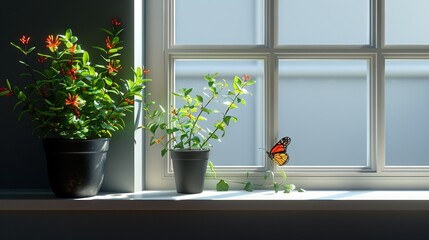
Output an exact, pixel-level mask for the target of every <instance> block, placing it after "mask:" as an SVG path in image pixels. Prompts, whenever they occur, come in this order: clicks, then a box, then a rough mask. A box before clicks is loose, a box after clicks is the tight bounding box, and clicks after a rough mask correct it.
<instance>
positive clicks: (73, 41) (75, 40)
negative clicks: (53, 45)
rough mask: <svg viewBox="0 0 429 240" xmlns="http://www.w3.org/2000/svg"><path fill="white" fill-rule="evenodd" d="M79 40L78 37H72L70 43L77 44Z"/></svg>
mask: <svg viewBox="0 0 429 240" xmlns="http://www.w3.org/2000/svg"><path fill="white" fill-rule="evenodd" d="M77 40H78V38H77V37H76V36H72V37H71V38H70V42H71V43H75V42H77Z"/></svg>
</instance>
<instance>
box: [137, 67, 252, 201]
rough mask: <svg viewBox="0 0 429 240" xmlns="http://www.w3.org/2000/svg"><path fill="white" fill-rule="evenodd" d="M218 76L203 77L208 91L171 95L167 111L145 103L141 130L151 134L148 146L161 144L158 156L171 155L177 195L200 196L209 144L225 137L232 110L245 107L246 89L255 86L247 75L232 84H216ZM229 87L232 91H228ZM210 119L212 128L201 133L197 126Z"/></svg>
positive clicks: (225, 82) (199, 126)
mask: <svg viewBox="0 0 429 240" xmlns="http://www.w3.org/2000/svg"><path fill="white" fill-rule="evenodd" d="M216 77H217V74H214V75H206V76H204V79H205V81H206V82H207V87H206V88H204V89H200V90H198V93H195V91H194V89H193V88H183V89H181V90H180V91H178V92H173V93H172V94H173V96H174V98H175V99H178V100H181V101H175V104H176V105H175V106H171V107H170V108H168V109H169V111H168V112H167V111H166V110H165V109H167V108H166V107H163V106H159V107H157V106H155V103H154V102H149V103H146V104H145V106H144V109H145V113H146V114H145V119H146V122H145V124H144V126H142V127H143V128H144V129H146V130H147V131H149V132H150V134H151V138H150V145H154V144H161V145H162V150H161V156H164V155H165V154H167V152H170V157H171V159H172V162H173V168H174V178H175V184H176V190H177V192H178V193H200V192H202V191H203V188H204V178H205V174H206V170H207V163H208V159H209V153H210V147H211V144H210V142H211V141H212V140H219V141H220V139H221V138H222V137H224V136H225V133H226V129H227V127H228V126H229V125H230V124H231V123H232V122H236V121H237V118H236V117H235V116H233V115H231V110H233V109H235V108H238V106H239V105H240V104H241V105H245V104H246V101H245V99H244V98H243V96H244V95H246V94H250V93H249V92H248V91H247V89H246V88H247V87H248V86H250V85H252V84H254V81H253V80H252V79H251V77H250V76H249V75H246V74H244V76H243V77H239V76H235V77H234V79H233V80H232V84H228V82H227V81H225V80H222V81H218V80H216ZM230 85H232V88H231V87H230ZM214 102H221V103H223V104H224V108H223V109H222V110H217V109H213V108H212V106H213V103H214ZM208 118H213V119H214V120H215V123H214V125H213V128H212V129H210V128H206V129H204V128H203V127H201V125H200V123H201V122H203V121H207V120H208Z"/></svg>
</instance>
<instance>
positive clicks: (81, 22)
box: [0, 0, 134, 191]
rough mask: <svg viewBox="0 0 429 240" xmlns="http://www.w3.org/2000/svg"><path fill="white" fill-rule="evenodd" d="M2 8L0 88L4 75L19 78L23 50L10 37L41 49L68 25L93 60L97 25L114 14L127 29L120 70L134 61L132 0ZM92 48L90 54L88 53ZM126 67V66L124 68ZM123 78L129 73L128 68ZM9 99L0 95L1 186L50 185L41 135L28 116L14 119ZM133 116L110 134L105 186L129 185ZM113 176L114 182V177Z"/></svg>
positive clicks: (49, 1) (23, 2) (28, 1)
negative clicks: (26, 38) (23, 38)
mask: <svg viewBox="0 0 429 240" xmlns="http://www.w3.org/2000/svg"><path fill="white" fill-rule="evenodd" d="M2 5H3V6H1V7H0V24H1V25H0V26H1V27H0V54H1V60H0V63H1V64H0V87H1V86H5V80H6V79H9V80H10V81H11V82H15V81H20V80H22V79H20V78H19V73H21V72H22V70H23V69H22V65H20V64H19V63H18V60H19V58H20V57H21V54H19V52H18V51H17V50H16V49H15V48H13V47H12V46H11V45H10V44H9V42H11V41H12V42H15V43H19V40H18V39H19V38H20V37H21V36H22V35H27V36H31V40H30V41H31V42H32V43H36V42H38V43H39V44H38V45H37V47H38V48H37V49H36V50H39V51H43V50H44V49H45V43H44V41H45V39H46V36H47V35H48V34H54V35H55V34H58V33H60V34H64V33H65V30H66V29H67V28H71V29H72V30H73V34H74V35H76V36H78V37H79V43H80V44H81V45H82V47H85V48H86V50H89V51H90V56H91V58H92V59H94V58H96V57H97V56H98V52H97V51H95V50H93V49H92V48H91V46H93V45H103V44H104V39H105V34H104V33H103V32H101V31H100V28H101V27H106V28H109V27H110V24H111V23H110V21H111V19H112V18H118V19H119V20H120V21H121V22H122V26H123V27H124V28H125V30H124V32H123V36H122V40H123V41H124V45H123V46H124V48H125V49H124V51H123V52H122V55H123V57H122V65H123V67H124V68H123V69H124V70H126V71H128V70H129V69H130V67H131V66H132V64H133V59H134V56H133V44H134V42H133V28H134V24H133V20H134V14H133V1H132V0H121V1H113V0H90V1H87V0H74V1H58V0H37V1H35V0H19V1H8V2H7V4H5V2H3V3H2ZM91 53H92V54H91ZM123 72H125V71H123ZM122 74H123V75H122V76H123V78H131V77H132V72H131V70H129V71H128V72H126V73H122ZM12 100H13V99H12V98H6V97H2V98H0V109H1V111H0V116H1V117H0V127H1V133H0V190H1V189H11V188H13V189H16V188H23V189H34V188H42V189H43V188H49V183H48V178H47V172H46V164H45V159H44V153H43V150H42V145H41V140H40V139H38V137H37V136H36V135H32V127H31V126H30V124H29V122H30V121H29V120H30V118H24V119H22V121H21V122H18V121H17V116H18V114H19V111H16V112H12V108H13V105H14V102H13V101H12ZM132 121H133V118H132V116H129V117H128V118H127V127H128V128H127V130H125V131H123V132H121V133H118V134H116V136H114V137H113V138H112V141H111V146H110V151H109V153H108V160H107V163H106V164H107V165H106V175H105V181H104V184H103V189H104V190H110V191H115V190H117V191H132V190H133V163H134V161H133V149H134V148H133V147H134V146H133V144H134V141H133V137H132V136H133V130H132V126H133V124H132ZM113 179H114V181H113Z"/></svg>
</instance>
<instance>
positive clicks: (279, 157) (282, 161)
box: [267, 137, 291, 166]
mask: <svg viewBox="0 0 429 240" xmlns="http://www.w3.org/2000/svg"><path fill="white" fill-rule="evenodd" d="M290 141H291V139H290V137H283V138H282V139H280V140H279V141H278V142H277V143H276V144H275V145H274V146H273V147H272V148H271V150H270V152H267V154H268V156H269V157H270V158H271V160H273V161H274V162H275V163H276V164H277V165H279V166H283V165H286V164H287V163H288V161H289V155H288V154H287V153H286V150H287V146H288V145H289V144H290Z"/></svg>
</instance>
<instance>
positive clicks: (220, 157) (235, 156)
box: [175, 59, 265, 166]
mask: <svg viewBox="0 0 429 240" xmlns="http://www.w3.org/2000/svg"><path fill="white" fill-rule="evenodd" d="M215 73H218V74H219V75H218V76H217V77H216V79H217V80H219V81H220V80H222V79H225V80H226V81H227V82H228V83H232V79H233V78H234V76H235V75H237V76H243V74H248V75H250V76H252V79H254V80H256V84H254V85H252V86H250V87H249V88H248V90H249V91H250V92H251V93H252V96H250V95H246V96H245V97H244V98H245V100H246V103H247V104H246V105H245V106H243V105H241V104H240V106H239V108H238V109H233V110H231V111H230V114H231V115H233V116H235V117H237V119H238V121H237V122H235V123H234V122H232V121H231V123H230V125H229V126H228V127H227V129H226V135H225V137H224V138H222V139H221V140H222V142H218V141H216V140H214V141H211V142H210V143H211V144H212V145H213V147H212V150H211V153H210V161H212V162H213V164H215V165H216V166H263V165H264V160H265V156H264V154H265V153H264V151H263V150H261V148H262V147H263V146H264V132H263V131H264V122H263V121H264V117H263V115H264V114H263V112H264V110H263V108H264V101H263V99H264V98H263V86H264V61H263V60H226V59H222V60H176V61H175V89H176V91H178V90H180V89H182V88H185V87H186V88H191V87H192V88H193V89H194V90H193V91H194V92H195V91H198V90H199V89H203V88H204V87H207V81H206V80H204V78H203V77H204V76H205V75H207V74H210V75H212V74H215ZM230 86H232V85H230ZM222 94H227V93H226V92H223V93H222ZM200 95H201V96H204V95H203V94H202V93H200ZM206 102H207V100H206ZM176 104H178V105H179V104H180V103H179V102H177V103H176ZM211 106H212V108H215V109H218V110H219V111H224V109H225V107H226V106H225V105H223V104H221V103H215V102H214V103H213V105H211ZM221 116H222V115H221V113H217V114H216V113H212V114H210V115H209V116H205V117H207V118H208V121H203V122H201V126H202V128H203V129H206V128H209V129H212V130H213V129H214V127H213V125H214V123H215V122H216V120H219V117H221ZM215 118H216V119H215ZM220 119H221V118H220Z"/></svg>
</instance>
